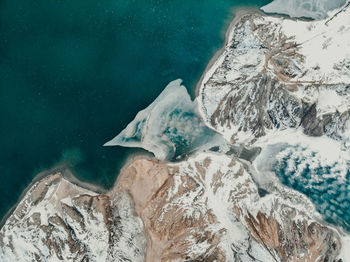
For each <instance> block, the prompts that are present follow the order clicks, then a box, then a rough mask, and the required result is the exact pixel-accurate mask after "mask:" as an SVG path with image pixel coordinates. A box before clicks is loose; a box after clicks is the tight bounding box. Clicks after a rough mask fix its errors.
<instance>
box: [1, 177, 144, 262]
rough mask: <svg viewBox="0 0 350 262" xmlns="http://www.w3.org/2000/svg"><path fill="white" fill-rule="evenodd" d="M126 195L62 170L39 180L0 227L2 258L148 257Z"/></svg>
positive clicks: (5, 261)
mask: <svg viewBox="0 0 350 262" xmlns="http://www.w3.org/2000/svg"><path fill="white" fill-rule="evenodd" d="M145 246H146V239H145V237H144V235H143V232H142V221H141V220H140V219H139V218H138V217H135V215H134V214H133V205H132V202H131V200H130V198H129V197H128V195H127V194H124V193H120V194H113V197H112V198H111V196H110V195H103V194H97V193H94V192H92V191H89V190H86V189H84V188H80V187H78V186H76V185H74V184H72V183H70V182H68V181H67V180H66V179H64V178H62V176H61V174H59V173H58V174H53V175H50V176H48V177H46V178H44V179H42V180H41V181H39V182H36V183H35V184H34V185H33V186H32V187H31V188H30V189H29V191H28V192H27V193H26V195H25V197H24V198H23V199H22V201H21V202H20V203H19V205H18V206H17V207H16V210H15V211H14V213H13V214H12V215H11V216H10V217H9V218H8V220H7V221H6V224H5V225H4V226H3V227H2V229H1V231H0V261H1V262H13V261H144V259H143V258H144V252H145Z"/></svg>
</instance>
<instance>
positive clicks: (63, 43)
mask: <svg viewBox="0 0 350 262" xmlns="http://www.w3.org/2000/svg"><path fill="white" fill-rule="evenodd" d="M268 2H269V1H268V0H249V1H238V0H237V1H234V0H203V1H199V0H171V1H170V0H168V1H166V0H157V1H156V0H104V1H99V0H70V1H63V0H31V1H28V0H2V1H1V2H0V177H1V183H0V217H2V216H3V215H4V214H5V213H6V212H7V211H8V210H9V208H10V207H11V206H12V205H14V204H15V202H16V201H17V199H18V197H19V196H20V194H21V192H22V191H23V190H24V188H25V187H26V186H28V185H29V183H30V181H31V180H32V178H33V177H34V176H35V174H36V173H37V172H39V171H40V170H43V169H45V168H48V167H51V166H52V165H54V164H55V163H57V162H58V161H61V160H64V161H65V162H66V163H68V164H69V165H71V166H72V167H73V169H74V170H75V171H76V174H77V176H78V178H79V179H81V180H84V181H87V182H91V183H94V184H96V185H99V186H102V187H104V188H109V187H111V186H112V185H113V183H114V181H115V179H116V177H117V174H118V171H119V170H120V168H121V166H122V164H123V161H124V160H125V158H126V157H127V156H128V155H129V154H130V153H132V152H134V150H132V149H126V148H121V147H114V148H105V147H102V144H103V143H104V142H106V141H107V140H109V139H111V138H112V137H113V136H114V135H115V134H117V133H118V132H119V131H121V130H122V129H123V128H124V127H125V126H126V125H127V123H128V122H130V121H131V120H132V119H133V117H134V116H135V114H136V113H137V112H138V111H139V110H140V109H142V108H145V107H146V106H147V105H148V104H150V103H151V102H152V101H153V100H154V99H155V98H156V97H157V95H158V94H159V93H160V92H161V91H162V89H163V88H164V87H165V86H166V84H167V83H168V82H169V81H171V80H174V79H176V78H182V79H183V80H184V84H185V85H186V86H187V87H188V88H189V89H190V92H191V93H192V94H193V87H194V86H195V83H196V82H197V81H198V80H199V78H200V75H201V73H202V72H203V70H204V69H205V66H206V64H207V63H208V61H209V59H210V58H211V56H212V55H213V54H214V52H215V51H216V50H217V49H218V48H220V47H221V46H222V44H223V40H224V32H225V30H226V28H227V26H228V24H229V22H230V20H232V18H233V8H235V7H238V6H243V5H244V6H247V5H249V6H254V7H258V6H262V5H264V4H266V3H268Z"/></svg>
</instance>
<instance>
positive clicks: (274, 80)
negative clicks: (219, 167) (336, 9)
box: [199, 9, 350, 143]
mask: <svg viewBox="0 0 350 262" xmlns="http://www.w3.org/2000/svg"><path fill="white" fill-rule="evenodd" d="M349 22H350V11H349V10H347V9H346V10H343V11H342V12H341V13H339V14H338V15H337V16H336V17H334V19H332V20H331V21H330V22H329V23H327V25H325V22H324V21H317V22H303V21H294V20H289V19H283V18H274V17H268V16H264V15H260V14H249V15H246V16H244V17H243V18H241V19H240V20H239V21H238V22H237V23H236V24H235V25H234V28H233V30H232V32H231V34H230V35H229V39H228V44H227V45H226V47H225V49H224V51H223V53H222V54H221V56H220V57H219V58H218V60H217V61H216V62H215V63H214V65H213V66H212V67H211V68H210V69H209V70H208V72H207V74H206V76H205V77H204V80H203V81H202V83H201V86H200V93H199V101H200V103H201V107H200V108H201V112H202V114H203V116H204V118H205V119H206V121H207V123H208V124H209V125H210V126H212V127H213V128H214V129H216V130H217V131H219V132H220V133H222V134H223V135H224V136H225V137H226V138H227V139H228V140H230V141H231V142H238V143H245V142H248V143H249V142H250V143H251V142H254V141H255V139H256V138H258V137H261V136H264V135H266V133H267V132H269V131H271V130H274V129H287V128H298V127H299V126H302V128H303V129H304V132H305V134H307V135H312V136H321V135H323V134H326V135H328V136H331V137H333V138H341V139H343V138H344V135H343V133H344V132H345V131H346V129H347V127H348V123H349V121H348V120H349V116H350V114H349V112H350V89H349V83H350V67H349V65H350V45H349V41H347V40H345V39H350V30H349ZM339 50H342V52H340V51H339ZM346 138H347V137H346ZM344 139H345V138H344Z"/></svg>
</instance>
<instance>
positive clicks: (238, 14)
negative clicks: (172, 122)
mask: <svg viewBox="0 0 350 262" xmlns="http://www.w3.org/2000/svg"><path fill="white" fill-rule="evenodd" d="M232 12H233V15H234V18H233V20H232V21H231V22H230V23H229V26H228V27H227V29H226V31H225V39H224V43H223V45H222V47H221V48H220V49H219V50H217V51H216V52H215V54H214V55H213V56H212V57H211V58H210V60H209V62H208V63H207V66H206V67H205V69H204V71H203V73H202V75H201V77H200V79H199V81H198V82H197V83H196V85H195V87H194V88H195V90H194V92H195V97H196V98H197V97H198V95H199V91H200V87H201V85H202V83H203V80H205V77H206V76H207V74H208V72H210V71H211V70H212V69H213V67H214V66H215V63H216V62H217V61H218V59H219V58H220V56H221V55H222V54H223V53H224V51H225V47H226V46H227V44H228V42H229V39H230V36H231V33H232V30H233V28H234V26H235V25H236V24H237V22H238V21H239V20H240V19H241V18H242V17H243V16H245V15H252V14H260V15H265V13H264V12H263V11H261V10H260V9H259V8H256V7H238V8H234V9H233V10H232Z"/></svg>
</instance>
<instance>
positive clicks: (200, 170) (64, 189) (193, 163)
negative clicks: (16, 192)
mask: <svg viewBox="0 0 350 262" xmlns="http://www.w3.org/2000/svg"><path fill="white" fill-rule="evenodd" d="M247 165H249V164H248V163H242V162H241V161H240V160H239V159H236V158H231V157H229V156H226V155H218V154H214V153H201V154H198V155H197V156H194V157H193V158H191V159H189V160H187V161H183V162H179V163H176V164H171V163H165V162H159V161H157V160H147V159H138V160H135V161H134V162H132V163H131V164H130V165H129V166H127V167H126V168H124V170H123V172H122V174H121V175H120V177H119V178H118V182H117V183H116V185H115V187H114V188H113V189H112V190H111V191H110V192H109V193H107V194H97V193H93V192H91V191H88V190H85V189H82V188H79V187H78V186H76V185H73V184H72V183H70V182H68V181H67V180H66V179H64V178H62V176H61V175H60V174H55V175H51V176H49V177H47V178H44V179H43V180H41V181H40V182H37V183H36V184H34V185H33V187H32V188H31V189H30V190H29V191H28V193H27V195H26V196H25V198H24V199H23V200H22V201H21V203H20V204H19V205H18V207H17V208H16V210H15V211H14V213H13V214H12V216H11V217H10V218H9V219H8V221H7V222H6V224H5V225H4V227H3V228H2V230H1V231H0V243H1V246H0V258H1V260H2V261H14V260H13V259H15V260H20V261H57V260H62V261H214V260H216V261H336V260H335V258H336V257H337V255H338V254H339V251H340V249H341V243H340V239H339V236H338V235H337V233H336V232H335V231H333V230H332V229H330V228H328V227H326V226H324V225H322V224H321V223H320V222H317V221H316V220H315V219H314V218H313V217H312V216H311V214H312V213H310V209H311V210H312V209H313V208H312V205H311V204H310V203H309V202H308V200H307V199H306V198H305V197H303V196H302V195H299V194H296V193H292V192H290V191H287V190H286V189H283V188H276V190H275V191H273V192H270V193H269V194H267V195H265V196H263V197H262V196H260V195H259V192H258V187H257V185H256V184H255V182H254V181H253V179H252V177H251V175H250V174H249V172H248V171H247V167H246V166H247Z"/></svg>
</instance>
